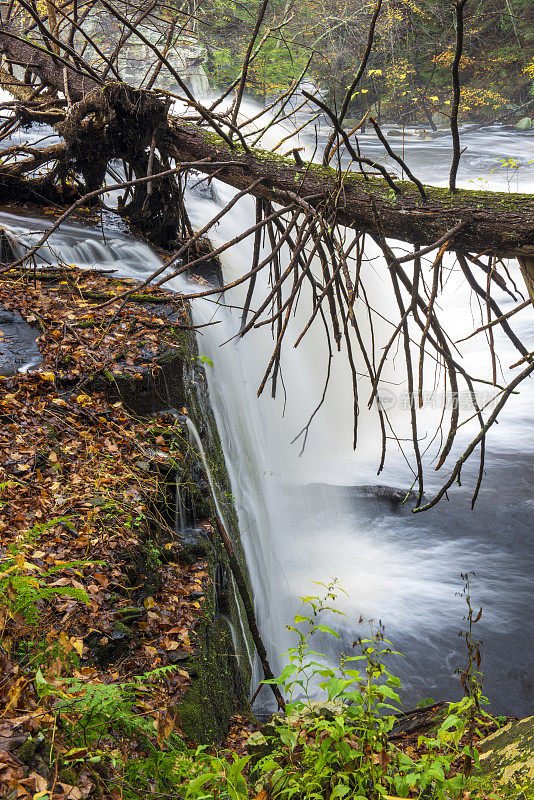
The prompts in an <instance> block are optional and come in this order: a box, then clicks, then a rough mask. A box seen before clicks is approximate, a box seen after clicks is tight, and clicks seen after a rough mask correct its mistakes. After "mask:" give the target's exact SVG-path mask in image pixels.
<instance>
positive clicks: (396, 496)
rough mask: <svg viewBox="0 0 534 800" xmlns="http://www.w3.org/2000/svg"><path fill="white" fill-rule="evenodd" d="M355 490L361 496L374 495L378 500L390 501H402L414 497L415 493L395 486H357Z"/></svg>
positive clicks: (393, 502)
mask: <svg viewBox="0 0 534 800" xmlns="http://www.w3.org/2000/svg"><path fill="white" fill-rule="evenodd" d="M355 492H356V494H357V495H358V496H359V497H372V498H375V499H376V500H387V501H388V502H389V503H392V504H396V503H402V502H403V500H405V499H408V500H410V499H414V498H415V493H414V492H411V491H407V490H406V489H398V488H396V487H394V486H373V485H372V484H370V485H364V486H356V487H355Z"/></svg>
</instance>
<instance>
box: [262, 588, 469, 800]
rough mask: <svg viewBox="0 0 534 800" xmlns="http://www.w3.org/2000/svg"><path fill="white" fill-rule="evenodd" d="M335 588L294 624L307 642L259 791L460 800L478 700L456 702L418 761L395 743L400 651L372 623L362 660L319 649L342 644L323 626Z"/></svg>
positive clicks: (287, 688) (283, 680)
mask: <svg viewBox="0 0 534 800" xmlns="http://www.w3.org/2000/svg"><path fill="white" fill-rule="evenodd" d="M334 589H335V583H332V584H330V585H329V586H327V587H326V593H325V595H324V596H323V597H305V598H303V602H304V603H305V604H306V605H308V606H309V607H310V613H309V614H308V615H297V616H296V617H295V623H296V624H295V626H292V627H291V630H293V631H294V632H295V633H296V634H297V636H298V642H297V644H296V646H295V647H293V648H291V649H290V650H289V651H288V653H287V657H288V664H287V666H286V667H285V669H284V670H283V672H282V674H281V676H280V678H278V679H277V680H276V682H277V683H278V684H279V686H280V687H281V688H282V689H283V690H284V692H285V695H286V697H287V698H288V703H287V709H286V713H285V715H284V716H283V717H279V718H278V721H277V723H276V724H275V726H274V731H273V734H272V736H271V737H270V740H269V741H268V743H267V744H268V748H269V750H270V752H269V755H267V756H264V757H263V758H262V759H260V760H259V761H258V763H257V765H256V766H255V768H254V774H255V775H256V777H257V780H258V782H259V784H260V785H262V786H265V787H268V788H269V792H270V796H271V797H273V798H316V800H319V799H320V798H323V797H325V796H329V797H330V798H334V797H346V798H350V799H351V800H379V798H381V797H386V796H388V795H391V794H394V795H395V796H397V797H408V796H410V795H411V794H413V792H417V796H418V797H421V798H423V797H424V798H432V799H433V800H445V798H449V797H451V796H459V795H460V794H461V791H462V789H463V787H464V786H465V776H464V775H463V774H461V773H457V774H455V775H451V774H450V773H451V766H452V764H453V762H454V761H455V760H456V759H457V758H458V755H459V753H460V749H459V748H460V741H461V739H462V736H463V734H464V731H465V727H466V719H467V718H466V714H467V711H468V709H469V707H470V703H469V700H468V698H464V699H463V700H462V701H461V702H460V703H453V704H450V706H449V708H448V712H447V716H446V718H445V719H444V721H443V722H442V724H441V725H440V727H439V728H438V730H437V731H436V733H435V735H434V736H432V737H430V736H429V737H421V738H420V741H419V746H421V747H422V748H423V750H422V754H420V755H418V756H416V757H412V756H410V755H408V754H407V753H404V752H402V751H400V750H398V749H397V748H395V747H393V746H392V745H391V744H389V743H388V734H389V732H390V731H391V728H392V727H393V724H394V722H395V713H396V712H397V711H398V710H399V708H400V698H399V695H398V690H399V689H400V687H401V683H400V680H399V679H398V678H397V677H396V676H395V675H393V674H392V673H391V672H390V671H389V669H388V668H387V667H386V666H385V663H384V662H385V661H386V660H388V659H389V658H390V657H391V656H397V655H399V654H398V653H397V652H396V651H394V650H393V649H392V646H391V643H390V642H389V641H388V640H387V639H386V638H385V636H384V631H383V629H382V627H381V626H378V628H374V627H373V625H372V623H370V635H369V637H368V638H365V639H358V640H357V641H356V642H354V644H353V647H354V650H355V651H356V654H355V655H350V656H347V655H342V656H341V661H340V665H339V667H334V666H331V665H329V664H326V663H325V658H324V656H321V655H320V654H319V653H318V652H316V651H315V650H313V649H312V648H311V644H310V639H311V637H312V636H314V635H316V634H317V633H319V632H321V633H327V634H330V635H333V636H335V637H338V634H337V633H336V632H335V631H333V630H332V629H331V628H329V627H328V626H326V625H324V624H322V623H320V622H319V615H320V614H321V613H322V612H324V611H335V609H334V608H332V606H331V605H330V602H331V601H332V600H334V599H335V593H334ZM299 625H300V626H301V627H302V626H303V627H304V630H302V629H301V627H299ZM312 686H314V687H317V686H318V687H319V688H320V689H322V690H323V692H324V693H325V695H326V697H325V700H326V705H325V703H324V701H322V703H321V701H319V702H317V701H315V702H313V701H312V700H311V699H310V688H311V687H312ZM297 695H300V696H298V697H297ZM310 712H311V713H310Z"/></svg>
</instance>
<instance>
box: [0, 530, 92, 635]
mask: <svg viewBox="0 0 534 800" xmlns="http://www.w3.org/2000/svg"><path fill="white" fill-rule="evenodd" d="M65 521H68V520H66V518H60V517H56V518H54V519H52V520H50V521H49V522H47V523H39V524H36V525H34V526H33V527H32V529H31V530H30V531H29V533H28V534H26V536H25V537H24V539H23V540H22V541H20V542H18V543H14V544H11V545H10V547H9V548H8V551H7V553H6V555H5V556H4V558H3V560H2V572H0V607H2V609H3V611H4V616H5V618H6V621H7V620H8V619H10V618H11V619H15V618H20V619H22V620H23V621H24V622H25V623H26V624H29V625H35V624H37V622H38V620H39V614H40V604H41V601H45V600H48V599H50V598H51V597H53V596H54V595H59V596H63V597H72V598H74V599H76V600H79V601H80V602H83V603H89V597H88V595H87V592H86V591H85V590H84V589H78V588H76V587H74V586H49V585H48V583H47V578H50V577H51V576H52V575H54V574H55V573H56V572H58V571H59V570H65V569H71V568H72V569H75V568H79V567H83V566H84V562H81V561H72V562H61V563H59V564H57V565H55V566H53V567H50V568H49V569H46V570H43V569H40V568H39V567H37V566H36V565H35V564H33V563H31V562H30V561H28V560H27V559H26V557H25V555H24V545H25V544H27V543H28V542H32V541H34V540H36V539H38V538H39V537H40V536H41V535H42V533H43V532H44V531H45V530H46V529H47V528H50V527H53V526H55V525H57V524H58V523H64V522H65Z"/></svg>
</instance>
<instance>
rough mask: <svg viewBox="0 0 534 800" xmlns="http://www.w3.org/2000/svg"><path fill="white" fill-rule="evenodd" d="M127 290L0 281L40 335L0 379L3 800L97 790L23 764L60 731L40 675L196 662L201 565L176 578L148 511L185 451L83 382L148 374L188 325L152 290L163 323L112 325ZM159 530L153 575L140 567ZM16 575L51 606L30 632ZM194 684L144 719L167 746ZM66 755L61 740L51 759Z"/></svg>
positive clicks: (172, 556)
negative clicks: (114, 296) (28, 366)
mask: <svg viewBox="0 0 534 800" xmlns="http://www.w3.org/2000/svg"><path fill="white" fill-rule="evenodd" d="M128 288H131V284H128V283H126V282H124V281H121V282H116V281H114V280H113V279H112V278H110V277H109V276H102V275H98V274H97V273H93V272H83V271H81V270H76V269H66V270H60V271H51V272H50V273H49V275H47V274H44V275H40V277H39V280H36V281H35V282H33V281H32V280H31V279H30V280H28V278H27V276H24V277H20V276H18V275H17V274H16V273H8V274H7V276H6V275H4V276H2V279H1V280H0V305H1V306H3V307H4V308H7V309H9V310H13V311H18V312H19V313H21V314H22V315H23V316H24V317H25V318H26V319H27V320H28V321H29V322H33V323H39V325H40V328H41V331H42V333H41V336H40V339H39V346H40V349H41V352H42V355H43V364H42V365H41V367H40V368H39V369H38V370H36V371H35V372H32V373H28V374H17V375H15V376H13V377H11V378H4V379H1V380H0V417H1V422H2V425H1V427H0V556H1V559H2V562H1V565H0V581H2V582H1V583H0V593H1V592H2V591H3V594H2V595H1V605H0V662H1V664H0V666H1V667H2V678H1V680H0V715H1V716H0V795H5V796H9V797H17V798H26V797H41V796H44V793H47V795H48V796H49V797H51V796H52V795H53V797H54V798H56V797H57V798H58V800H59V799H61V800H66V798H72V800H81V798H83V797H86V796H88V795H89V794H90V792H91V791H92V789H93V783H92V781H91V779H90V776H89V773H87V772H82V773H79V776H78V777H79V780H78V781H77V783H76V785H70V784H69V783H66V782H65V781H62V780H60V778H58V775H57V774H56V775H54V773H53V770H50V769H49V765H48V766H47V764H46V763H44V761H43V760H42V759H41V762H39V759H37V761H35V760H34V761H33V762H32V760H31V759H30V760H29V761H28V762H27V763H26V762H24V761H21V760H20V759H19V758H18V756H17V753H18V752H20V750H19V748H20V747H21V746H23V744H24V742H25V741H26V739H27V737H28V735H30V734H31V736H32V737H36V736H38V735H39V734H40V733H41V732H42V733H44V734H45V735H48V734H49V733H50V730H51V728H52V727H53V726H54V716H53V714H52V713H51V711H52V709H51V707H50V704H49V703H48V704H47V703H46V702H43V701H42V698H41V699H40V697H39V694H38V692H37V691H36V685H35V677H36V665H37V663H39V665H40V669H41V674H42V676H43V677H44V679H45V680H47V681H48V682H49V683H51V684H53V685H54V686H56V687H61V686H62V681H64V680H65V678H66V676H67V674H70V675H71V676H72V675H74V676H75V677H76V678H78V679H79V680H80V681H81V682H84V681H85V682H101V683H106V684H107V683H113V682H117V683H120V682H123V681H125V680H127V679H128V678H129V677H130V676H132V675H135V674H142V673H144V672H147V671H149V670H151V669H153V668H155V667H158V666H163V665H166V664H169V663H173V664H178V665H179V661H180V660H181V659H182V658H186V657H187V654H189V653H192V652H193V651H194V647H195V633H194V630H195V626H196V624H197V623H198V621H199V619H200V616H201V613H202V598H203V594H204V592H205V589H206V585H207V583H208V581H209V578H208V573H207V571H206V564H205V562H202V561H200V562H197V563H195V564H193V565H190V564H181V563H180V546H179V541H178V539H177V537H176V536H175V535H174V534H173V532H172V530H171V529H170V528H169V527H168V525H166V524H165V521H164V518H163V516H164V515H161V512H158V508H159V509H161V508H162V504H163V503H164V502H165V498H166V497H167V494H168V485H167V484H166V482H165V472H166V471H167V470H169V469H170V468H171V466H172V463H173V462H176V461H177V460H179V459H180V458H183V455H182V449H183V448H184V447H186V444H185V439H184V437H183V436H182V431H181V423H180V422H178V421H177V420H176V418H175V417H174V416H173V415H171V414H158V415H157V416H156V417H153V418H150V419H136V418H133V417H132V416H131V415H129V414H128V413H127V411H126V410H125V409H124V407H123V405H122V403H120V402H115V403H113V402H109V401H108V400H107V399H106V397H105V396H104V394H101V393H96V392H94V391H92V390H91V389H90V387H89V383H88V382H87V381H86V378H87V376H88V375H91V376H93V375H94V374H95V373H98V371H99V370H102V369H103V368H110V369H111V371H112V372H113V371H114V370H115V369H120V370H121V371H125V370H126V371H129V372H130V373H131V374H132V375H133V376H135V375H136V374H137V373H138V371H139V369H140V368H141V367H143V368H146V367H147V365H148V366H149V367H150V368H153V369H157V357H158V353H159V352H160V350H161V348H162V347H163V346H165V347H168V346H172V345H173V344H174V342H175V339H176V337H175V333H174V331H175V330H177V328H179V327H180V326H186V325H187V318H186V315H185V312H184V311H183V309H182V308H181V307H180V302H179V300H177V299H176V297H174V296H172V295H167V294H165V293H164V292H163V291H161V290H158V291H156V292H154V293H153V294H154V298H155V299H156V300H157V303H158V304H157V313H156V311H154V306H155V303H153V302H151V303H150V304H149V305H147V304H146V303H145V302H144V301H143V302H139V303H133V304H131V305H128V306H127V307H126V309H125V313H123V314H121V315H119V316H117V315H116V312H117V303H115V304H113V305H110V306H106V307H104V308H98V307H96V305H95V302H100V303H101V302H102V298H106V297H107V296H109V295H110V294H111V293H112V292H124V290H125V289H128ZM95 298H96V300H95ZM151 299H152V298H151ZM169 320H171V323H170V324H169ZM119 365H120V366H119ZM154 530H157V531H159V536H160V540H159V543H158V546H159V547H160V549H161V550H162V552H163V553H164V554H165V559H164V563H163V565H161V564H159V566H158V565H157V564H156V565H152V566H150V564H149V563H147V558H146V552H147V542H149V541H152V540H153V537H154ZM10 570H11V572H10ZM156 572H157V573H158V574H157V576H156V574H155V573H156ZM15 573H16V574H17V575H19V576H23V577H25V578H27V580H28V581H30V582H31V581H33V582H34V584H35V586H39V587H40V590H42V589H43V587H44V588H46V589H47V590H54V591H56V592H57V593H56V594H51V596H49V597H46V598H43V599H40V600H39V601H38V603H37V606H38V607H37V608H36V612H37V614H36V620H32V619H28V618H27V616H26V615H25V614H24V613H15V612H14V611H13V608H14V605H13V603H14V602H15V601H16V600H17V597H16V592H17V590H16V586H15V583H14V580H13V575H14V574H15ZM2 587H3V588H2ZM158 587H161V588H158ZM66 589H69V590H70V589H74V590H79V591H82V592H85V593H86V595H87V598H88V602H84V601H83V600H80V599H79V598H77V597H72V596H69V595H67V594H65V593H64V592H63V591H62V590H66ZM115 645H117V647H115ZM110 654H111V655H110ZM188 685H189V676H188V674H187V672H186V671H185V670H183V669H176V670H175V671H173V672H172V673H171V674H170V675H169V677H168V678H166V680H165V681H160V682H159V683H158V684H157V686H154V690H153V691H151V692H150V693H149V694H148V695H147V696H146V698H145V699H144V701H143V703H142V704H141V705H140V707H139V713H140V714H143V715H144V716H145V717H146V718H148V719H152V720H153V726H154V729H155V731H156V733H157V737H158V741H159V742H160V743H161V744H163V742H164V739H165V738H166V737H167V736H168V735H169V734H170V733H171V732H172V731H173V730H174V729H175V728H176V727H177V726H178V724H179V721H178V718H177V716H176V714H175V707H176V703H177V701H178V699H179V698H180V697H181V696H182V695H183V693H184V692H185V691H186V690H187V687H188ZM173 709H174V710H173ZM110 746H113V742H110ZM68 747H69V743H68V742H63V741H62V739H61V732H60V731H55V734H54V748H55V752H56V754H58V753H60V752H63V754H64V752H65V749H66V748H68Z"/></svg>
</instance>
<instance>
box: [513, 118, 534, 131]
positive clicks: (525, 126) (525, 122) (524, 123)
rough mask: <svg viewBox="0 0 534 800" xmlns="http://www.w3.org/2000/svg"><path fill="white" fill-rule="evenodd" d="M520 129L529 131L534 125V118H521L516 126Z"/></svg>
mask: <svg viewBox="0 0 534 800" xmlns="http://www.w3.org/2000/svg"><path fill="white" fill-rule="evenodd" d="M515 127H516V128H517V130H518V131H529V130H531V128H532V127H533V123H532V118H531V117H523V119H520V120H519V122H518V123H517V125H516V126H515Z"/></svg>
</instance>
